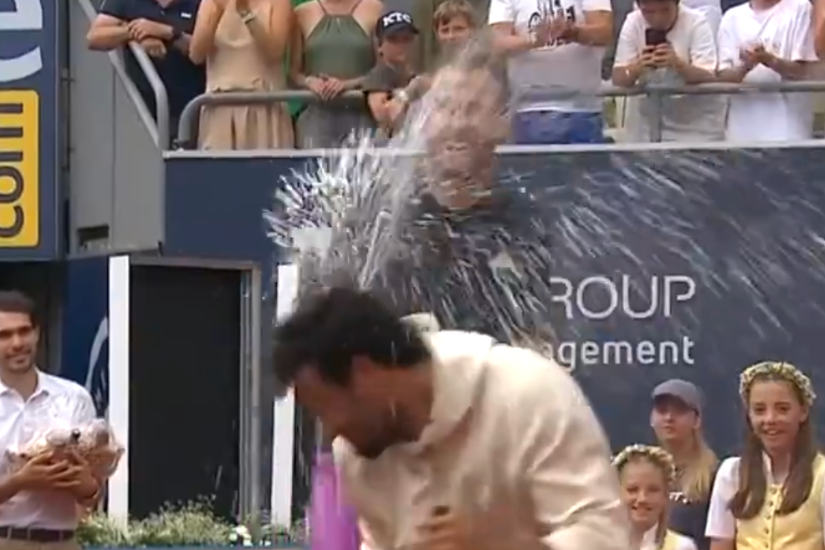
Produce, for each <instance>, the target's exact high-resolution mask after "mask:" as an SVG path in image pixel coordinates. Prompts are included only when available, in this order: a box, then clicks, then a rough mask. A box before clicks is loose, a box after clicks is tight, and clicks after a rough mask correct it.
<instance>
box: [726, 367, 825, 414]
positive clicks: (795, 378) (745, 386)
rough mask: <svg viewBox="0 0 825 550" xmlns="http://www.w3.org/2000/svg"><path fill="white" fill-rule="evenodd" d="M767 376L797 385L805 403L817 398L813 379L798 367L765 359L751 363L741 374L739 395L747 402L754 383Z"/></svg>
mask: <svg viewBox="0 0 825 550" xmlns="http://www.w3.org/2000/svg"><path fill="white" fill-rule="evenodd" d="M766 377H773V378H779V379H780V380H784V381H786V382H790V383H791V384H793V385H794V386H796V387H797V389H798V390H799V391H800V393H801V394H802V399H803V400H804V401H805V405H808V406H811V405H813V403H814V400H815V399H816V393H815V392H814V387H813V384H811V379H810V378H808V377H807V376H805V375H804V374H802V372H801V371H800V370H799V369H798V368H796V367H795V366H793V365H792V364H790V363H786V362H784V361H763V362H761V363H756V364H755V365H751V366H750V367H748V368H746V369H745V370H744V371H742V374H740V375H739V396H740V397H741V398H742V401H744V402H745V403H747V401H748V395H750V391H751V386H753V383H754V382H755V381H756V380H758V379H760V378H766Z"/></svg>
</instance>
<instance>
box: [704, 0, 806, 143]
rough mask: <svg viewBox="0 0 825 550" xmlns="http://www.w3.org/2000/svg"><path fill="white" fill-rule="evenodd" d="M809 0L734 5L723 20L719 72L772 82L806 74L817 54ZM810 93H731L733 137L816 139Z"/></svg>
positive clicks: (722, 76) (750, 81)
mask: <svg viewBox="0 0 825 550" xmlns="http://www.w3.org/2000/svg"><path fill="white" fill-rule="evenodd" d="M812 11H813V9H812V7H811V3H810V2H809V0H751V1H750V2H749V3H747V4H742V5H739V6H735V7H733V8H731V9H729V10H728V11H727V12H725V14H724V15H723V16H722V23H721V24H720V26H719V69H720V70H719V78H720V79H721V80H723V81H726V82H735V83H739V82H746V83H748V84H763V83H764V84H771V83H779V82H783V81H793V80H804V79H806V78H807V77H808V76H809V73H810V69H811V64H812V62H813V61H815V60H816V52H815V50H814V36H813V25H812V22H811V17H812ZM813 119H814V109H813V102H812V100H811V97H810V94H805V93H802V94H800V93H782V92H774V93H764V94H761V93H760V94H741V95H734V96H732V97H731V98H730V110H729V112H728V119H727V128H726V138H727V139H728V140H731V141H742V140H745V141H770V142H776V141H790V140H800V139H810V138H811V136H812V134H813Z"/></svg>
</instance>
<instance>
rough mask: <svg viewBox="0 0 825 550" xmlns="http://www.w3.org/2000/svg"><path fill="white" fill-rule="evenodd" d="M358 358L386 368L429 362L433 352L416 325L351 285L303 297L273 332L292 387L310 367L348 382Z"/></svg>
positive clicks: (276, 359)
mask: <svg viewBox="0 0 825 550" xmlns="http://www.w3.org/2000/svg"><path fill="white" fill-rule="evenodd" d="M357 356H364V357H368V358H369V359H371V360H372V361H374V362H375V363H377V364H378V365H381V366H385V367H386V368H412V367H415V366H417V365H420V364H422V363H423V362H425V361H427V360H428V359H429V358H430V350H429V348H428V347H427V344H426V343H425V342H424V340H423V338H422V336H421V335H420V334H419V332H418V331H417V330H416V328H415V327H414V326H412V324H410V323H407V322H405V321H403V320H401V319H399V316H398V315H397V314H396V313H395V312H394V311H392V310H391V309H389V308H387V307H386V306H385V305H384V304H382V303H381V302H380V301H379V300H378V299H377V298H375V297H374V296H372V295H370V294H369V293H367V292H364V291H360V290H353V289H351V288H346V287H334V288H327V289H323V290H319V291H315V292H312V293H309V294H307V295H306V296H304V297H302V298H300V299H299V302H298V305H297V308H296V309H295V311H294V313H292V315H290V316H289V317H288V318H286V319H284V320H283V321H282V322H280V323H279V324H278V325H277V326H276V327H275V330H274V333H273V354H272V363H273V366H274V369H275V375H276V377H277V378H278V379H279V381H280V382H281V383H283V384H285V385H287V386H290V385H292V384H293V383H294V381H295V376H296V375H297V374H298V372H299V371H300V370H301V369H303V368H307V367H310V368H313V369H315V370H316V371H317V372H318V373H319V374H320V376H321V377H322V378H323V379H324V380H326V381H328V382H331V383H334V384H338V385H341V386H345V385H347V384H348V383H349V379H350V375H351V371H352V360H353V358H355V357H357Z"/></svg>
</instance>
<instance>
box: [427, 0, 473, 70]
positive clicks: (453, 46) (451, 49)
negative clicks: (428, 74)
mask: <svg viewBox="0 0 825 550" xmlns="http://www.w3.org/2000/svg"><path fill="white" fill-rule="evenodd" d="M476 11H477V10H476V9H475V8H473V5H472V4H470V2H468V1H467V0H445V1H444V2H442V3H441V4H440V5H439V6H438V8H437V9H436V10H435V13H434V14H433V29H434V31H435V38H436V41H437V43H438V52H439V60H438V62H437V63H436V66H438V65H442V64H443V63H444V62H445V61H446V60H448V59H451V58H452V57H453V56H455V54H456V53H457V52H459V51H461V49H462V48H463V47H464V46H465V45H466V44H467V42H468V41H469V40H470V37H472V36H473V34H474V33H475V31H476V30H477V29H478V19H477V16H476Z"/></svg>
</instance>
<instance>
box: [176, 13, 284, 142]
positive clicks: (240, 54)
mask: <svg viewBox="0 0 825 550" xmlns="http://www.w3.org/2000/svg"><path fill="white" fill-rule="evenodd" d="M291 22H292V5H291V2H290V0H202V2H201V6H200V11H199V12H198V22H197V24H196V25H195V31H194V33H193V34H192V41H191V44H190V46H189V57H190V59H192V61H193V62H195V63H197V64H199V65H200V64H202V63H204V62H205V63H206V91H207V92H209V93H222V92H278V91H282V90H284V89H285V88H286V82H285V79H284V75H283V72H282V71H281V60H282V59H283V56H284V53H285V52H286V47H287V44H288V42H289V36H290V34H289V33H290V31H291V29H290V26H291ZM199 142H200V146H201V148H203V149H283V148H291V147H292V146H293V137H292V121H291V120H290V117H289V112H288V111H287V109H286V106H285V104H284V103H283V102H277V103H276V102H273V103H269V104H265V105H206V106H204V107H203V109H202V110H201V123H200V132H199Z"/></svg>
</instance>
